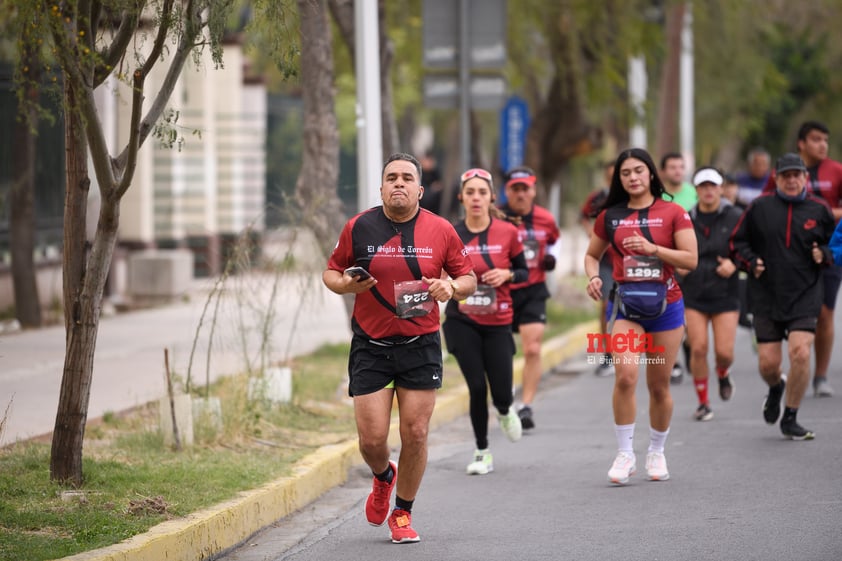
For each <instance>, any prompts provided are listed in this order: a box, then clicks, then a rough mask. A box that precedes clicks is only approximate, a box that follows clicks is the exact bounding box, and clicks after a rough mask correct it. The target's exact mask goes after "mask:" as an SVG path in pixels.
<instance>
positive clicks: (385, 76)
mask: <svg viewBox="0 0 842 561" xmlns="http://www.w3.org/2000/svg"><path fill="white" fill-rule="evenodd" d="M328 6H329V7H330V13H331V14H332V15H333V20H334V21H335V22H336V26H337V28H338V29H339V35H340V36H341V37H342V41H343V42H344V43H345V46H346V47H347V48H348V53H350V55H351V61H352V63H353V64H354V65H355V67H356V62H357V61H356V54H355V53H356V44H355V42H354V37H355V33H356V29H355V27H356V26H355V25H354V0H329V1H328ZM377 16H378V22H379V25H378V26H377V27H378V30H377V31H378V36H379V38H380V49H379V52H380V128H381V137H382V142H383V160H384V161H385V160H386V158H388V157H389V156H390V155H391V154H393V153H395V152H398V151H400V148H399V147H400V140H399V138H398V124H397V120H396V119H395V113H394V105H395V104H394V103H393V102H392V58H393V57H394V55H395V44H394V42H393V41H392V40H391V39H390V38H389V35H388V34H387V33H386V25H387V22H386V3H385V0H378V2H377Z"/></svg>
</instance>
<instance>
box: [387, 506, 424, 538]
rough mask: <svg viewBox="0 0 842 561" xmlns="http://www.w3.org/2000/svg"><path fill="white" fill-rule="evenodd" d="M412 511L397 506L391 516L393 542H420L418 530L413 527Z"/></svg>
mask: <svg viewBox="0 0 842 561" xmlns="http://www.w3.org/2000/svg"><path fill="white" fill-rule="evenodd" d="M411 524H412V513H409V512H407V511H405V510H401V509H399V508H396V509H395V510H393V511H392V515H391V516H390V517H389V529H390V530H391V531H392V543H415V542H420V541H421V538H420V537H418V532H416V531H415V530H413V529H412V526H411Z"/></svg>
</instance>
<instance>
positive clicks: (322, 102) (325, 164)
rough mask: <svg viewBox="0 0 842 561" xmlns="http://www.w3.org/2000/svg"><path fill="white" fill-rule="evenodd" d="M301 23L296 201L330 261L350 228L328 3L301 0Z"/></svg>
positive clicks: (299, 8)
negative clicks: (342, 196) (341, 191)
mask: <svg viewBox="0 0 842 561" xmlns="http://www.w3.org/2000/svg"><path fill="white" fill-rule="evenodd" d="M297 2H298V10H299V13H300V17H301V30H300V33H301V60H306V61H307V64H302V65H301V91H302V98H303V102H304V103H303V105H304V126H303V133H302V158H301V173H300V174H299V176H298V180H297V181H296V184H295V195H296V199H297V201H298V204H299V206H300V207H301V210H302V222H303V224H304V225H305V226H308V227H309V228H310V229H311V230H312V231H313V233H314V234H315V236H316V239H317V240H318V242H319V246H320V248H321V250H322V253H323V254H324V255H325V256H328V255H330V252H331V251H332V250H333V247H334V245H335V243H336V240H337V239H338V238H339V232H340V230H341V229H342V226H343V225H344V223H345V215H344V213H343V211H342V203H341V202H340V200H339V196H338V195H337V182H338V178H339V132H338V129H337V126H336V113H335V112H334V91H335V86H334V84H333V79H334V76H333V50H332V45H331V35H330V25H329V21H328V18H327V9H326V4H325V0H297Z"/></svg>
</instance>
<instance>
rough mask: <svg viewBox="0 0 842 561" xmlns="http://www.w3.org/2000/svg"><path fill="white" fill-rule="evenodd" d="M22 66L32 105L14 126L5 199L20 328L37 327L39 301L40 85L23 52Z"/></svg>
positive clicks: (36, 71)
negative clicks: (37, 167)
mask: <svg viewBox="0 0 842 561" xmlns="http://www.w3.org/2000/svg"><path fill="white" fill-rule="evenodd" d="M22 57H23V59H24V60H25V61H27V62H24V63H23V64H24V65H25V66H28V67H29V68H30V76H29V79H30V80H31V81H30V85H29V86H28V88H27V92H26V96H27V98H29V100H30V101H31V102H32V104H31V105H29V107H28V108H27V110H26V111H27V112H28V116H27V118H22V119H18V120H17V121H16V122H15V125H14V132H13V139H14V141H13V146H12V149H13V151H14V157H13V158H12V166H13V168H14V171H13V174H14V178H13V180H12V189H11V193H10V197H9V209H10V211H11V212H10V213H9V239H10V242H11V244H10V245H11V254H12V281H13V283H14V292H15V317H17V319H18V321H19V322H20V324H21V325H22V326H23V327H40V326H41V321H42V317H41V299H40V298H39V297H38V282H37V277H36V269H35V258H34V255H33V254H34V251H35V196H34V193H35V138H36V137H35V132H34V130H35V127H36V126H37V123H38V112H37V109H36V102H37V98H38V95H39V88H38V86H37V85H36V84H38V83H39V82H40V72H39V70H38V64H33V62H32V57H31V54H30V53H28V52H26V51H25V52H24V53H23V55H22Z"/></svg>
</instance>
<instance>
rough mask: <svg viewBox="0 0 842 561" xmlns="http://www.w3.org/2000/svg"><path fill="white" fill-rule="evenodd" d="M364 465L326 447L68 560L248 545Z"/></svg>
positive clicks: (131, 558)
mask: <svg viewBox="0 0 842 561" xmlns="http://www.w3.org/2000/svg"><path fill="white" fill-rule="evenodd" d="M597 329H599V326H598V323H597V322H596V321H595V320H594V321H590V322H586V323H583V324H581V325H579V326H577V327H574V328H572V329H570V330H569V331H567V332H565V333H563V334H561V335H559V336H557V337H554V338H552V339H550V340H548V341H545V342H544V344H543V347H542V355H541V356H542V360H543V362H544V364H558V363H560V362H563V361H564V360H566V359H568V358H570V357H572V356H575V355H577V354H579V353H581V352H583V351H584V349H585V344H584V340H585V337H586V334H587V333H589V332H593V331H595V330H597ZM522 372H523V359H522V358H518V359H516V360H515V362H514V383H515V385H516V386H520V383H521V379H522ZM468 403H469V399H468V389H467V387H465V386H464V385H463V386H460V387H458V388H455V389H452V390H448V391H447V392H445V393H443V394H441V395H439V396H438V397H437V398H436V408H435V410H434V411H433V416H432V418H431V419H430V430H434V429H436V428H437V427H439V426H442V425H444V424H446V423H448V422H450V421H452V420H454V419H456V418H457V417H459V416H461V415H464V414H466V413H467V411H468ZM397 429H398V426H397V421H394V422H393V423H392V427H391V429H390V431H389V445H390V446H391V447H395V446H397V445H398V444H399V442H400V436H399V434H398V430H397ZM361 463H362V458H361V457H360V455H359V450H358V448H357V439H356V438H353V439H350V440H347V441H345V442H341V443H338V444H331V445H328V446H322V447H321V448H319V449H318V450H316V451H315V452H313V453H312V454H310V455H308V456H307V457H305V458H303V459H302V460H300V461H299V462H298V463H296V464H295V466H294V467H293V473H292V475H290V476H287V477H282V478H279V479H276V480H275V481H272V482H270V483H268V484H266V485H263V486H262V487H259V488H257V489H255V490H251V491H244V492H242V493H240V494H239V495H238V496H237V497H236V498H234V499H231V500H230V501H226V502H223V503H221V504H218V505H215V506H213V507H209V508H207V509H204V510H201V511H198V512H195V513H193V514H190V515H188V516H185V517H182V518H179V519H177V520H168V521H166V522H162V523H161V524H158V525H157V526H154V527H153V528H151V529H150V530H149V531H148V532H146V533H144V534H140V535H138V536H134V537H132V538H130V539H128V540H125V541H122V542H120V543H117V544H114V545H110V546H107V547H104V548H101V549H96V550H92V551H87V552H83V553H78V554H76V555H72V556H69V557H64V558H62V561H161V560H162V559H179V560H181V561H201V560H203V559H209V558H211V557H215V556H218V555H219V554H221V553H223V552H225V551H227V550H230V549H232V548H234V547H236V546H237V545H239V544H241V543H243V542H244V541H245V540H247V539H248V538H249V537H250V536H252V535H253V534H254V533H256V532H258V531H259V530H261V529H262V528H264V527H266V526H268V525H270V524H272V523H275V522H277V521H278V520H280V519H281V518H284V517H285V516H288V515H289V514H292V513H293V512H295V511H296V510H298V509H300V508H302V507H304V506H306V505H308V504H310V503H312V502H313V501H315V500H316V499H318V498H319V497H320V496H321V495H322V494H324V493H326V492H327V491H328V490H330V489H332V488H334V487H337V486H339V485H342V484H343V483H345V482H346V481H347V480H348V472H349V470H350V469H351V468H352V467H353V466H356V465H359V464H361Z"/></svg>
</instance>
